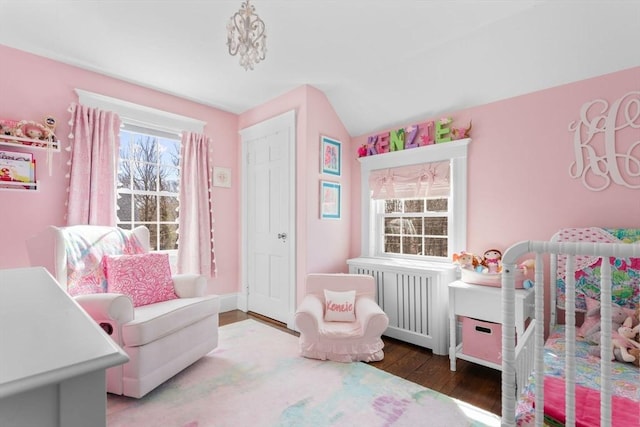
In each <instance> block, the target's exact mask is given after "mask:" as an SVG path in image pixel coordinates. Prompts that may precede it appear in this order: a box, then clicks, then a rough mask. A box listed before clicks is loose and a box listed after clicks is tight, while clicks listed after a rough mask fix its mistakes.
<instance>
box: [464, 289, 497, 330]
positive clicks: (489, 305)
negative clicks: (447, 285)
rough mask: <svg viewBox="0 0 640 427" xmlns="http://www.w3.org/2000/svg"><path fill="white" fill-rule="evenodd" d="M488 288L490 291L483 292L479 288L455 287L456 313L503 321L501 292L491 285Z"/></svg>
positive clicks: (490, 320) (492, 320)
mask: <svg viewBox="0 0 640 427" xmlns="http://www.w3.org/2000/svg"><path fill="white" fill-rule="evenodd" d="M488 290H489V292H483V291H482V290H480V291H478V290H477V289H474V290H469V289H465V288H453V293H454V301H455V307H454V309H455V313H456V315H458V316H466V317H473V318H476V319H482V320H486V321H489V322H494V323H502V299H501V298H500V292H496V288H491V287H488ZM498 290H499V289H498Z"/></svg>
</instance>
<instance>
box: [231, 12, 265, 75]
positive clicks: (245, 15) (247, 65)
mask: <svg viewBox="0 0 640 427" xmlns="http://www.w3.org/2000/svg"><path fill="white" fill-rule="evenodd" d="M255 12H256V8H255V7H254V6H253V5H251V4H249V0H247V1H245V2H242V5H241V6H240V10H238V11H237V12H236V13H234V14H233V16H231V19H230V20H229V24H228V25H227V46H229V53H230V54H231V55H233V56H235V55H236V54H238V53H239V54H240V65H241V66H243V67H244V69H245V70H248V69H251V70H253V66H254V65H255V64H257V63H258V62H260V61H262V60H263V59H264V58H265V54H266V52H267V35H266V34H265V32H264V22H262V19H260V17H259V16H258V15H256V13H255Z"/></svg>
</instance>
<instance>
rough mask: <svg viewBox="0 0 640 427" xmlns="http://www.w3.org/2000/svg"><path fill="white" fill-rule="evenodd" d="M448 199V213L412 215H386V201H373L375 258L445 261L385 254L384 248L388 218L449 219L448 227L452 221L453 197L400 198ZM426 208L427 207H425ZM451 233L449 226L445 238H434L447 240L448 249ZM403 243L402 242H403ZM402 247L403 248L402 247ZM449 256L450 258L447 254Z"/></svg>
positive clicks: (390, 253)
mask: <svg viewBox="0 0 640 427" xmlns="http://www.w3.org/2000/svg"><path fill="white" fill-rule="evenodd" d="M445 198H446V199H447V200H448V201H449V203H447V211H446V213H443V212H429V211H423V212H410V213H404V212H403V213H396V212H394V213H385V201H386V200H384V199H380V200H371V201H370V203H371V204H372V205H373V206H374V207H375V208H374V209H372V215H373V218H374V219H373V221H374V222H372V224H373V227H372V233H373V235H374V237H375V238H374V247H373V254H374V256H380V257H391V258H409V259H415V260H418V261H424V260H428V261H443V257H436V256H431V255H415V254H400V253H393V252H385V250H384V247H385V244H384V242H385V235H386V234H387V233H386V232H385V218H387V217H400V218H447V225H448V224H449V223H450V222H451V221H452V217H453V215H452V214H451V203H450V200H451V197H450V196H449V197H446V196H438V197H414V198H410V199H403V198H398V199H396V200H416V199H419V200H428V199H445ZM425 208H426V206H425ZM449 231H450V228H449V227H448V226H447V235H446V236H445V235H443V236H434V237H437V238H442V239H443V240H445V239H446V240H447V247H448V245H449V234H448V233H449ZM421 236H422V238H423V239H424V237H425V235H424V230H423V234H422V235H421ZM401 241H402V240H401ZM401 247H402V246H401ZM447 256H449V255H448V254H447Z"/></svg>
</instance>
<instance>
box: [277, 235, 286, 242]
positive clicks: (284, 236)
mask: <svg viewBox="0 0 640 427" xmlns="http://www.w3.org/2000/svg"><path fill="white" fill-rule="evenodd" d="M278 239H282V241H283V242H284V241H286V240H287V233H278Z"/></svg>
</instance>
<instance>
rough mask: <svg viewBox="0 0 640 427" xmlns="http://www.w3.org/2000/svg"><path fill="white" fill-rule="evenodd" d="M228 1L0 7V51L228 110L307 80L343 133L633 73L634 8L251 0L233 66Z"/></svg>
mask: <svg viewBox="0 0 640 427" xmlns="http://www.w3.org/2000/svg"><path fill="white" fill-rule="evenodd" d="M240 3H241V0H154V1H152V0H128V1H125V0H84V1H80V0H37V1H36V0H0V15H1V16H3V19H2V21H1V23H0V44H4V45H6V46H10V47H15V48H18V49H22V50H25V51H28V52H32V53H35V54H38V55H42V56H45V57H49V58H53V59H56V60H59V61H62V62H65V63H69V64H72V65H76V66H79V67H81V68H86V69H89V70H93V71H97V72H100V73H103V74H106V75H109V76H113V77H117V78H120V79H122V80H126V81H129V82H133V83H137V84H140V85H142V86H146V87H150V88H154V89H157V90H160V91H162V92H166V93H170V94H173V95H177V96H181V97H183V98H187V99H190V100H194V101H197V102H200V103H202V104H206V105H210V106H213V107H217V108H220V109H222V110H225V111H230V112H233V113H242V112H244V111H246V110H248V109H251V108H253V107H256V106H259V105H261V104H263V103H265V102H267V101H269V100H271V99H273V98H275V97H277V96H279V95H281V94H284V93H286V92H288V91H289V90H291V89H293V88H295V87H298V86H300V85H303V84H309V85H312V86H314V87H316V88H318V89H320V90H322V91H323V92H324V93H325V94H326V95H327V97H328V99H329V101H330V102H331V104H332V105H333V107H334V108H335V110H336V112H337V113H338V115H339V116H340V118H341V119H342V121H343V123H344V125H345V126H346V128H347V130H348V132H349V133H350V134H351V135H352V136H358V135H363V134H365V133H370V132H375V131H378V130H382V129H388V128H391V127H393V126H396V125H403V124H406V123H408V122H411V121H413V120H419V119H426V118H431V117H434V116H437V115H440V114H443V113H446V112H450V111H455V110H459V109H462V108H465V107H471V106H475V105H481V104H485V103H488V102H492V101H496V100H500V99H505V98H509V97H513V96H517V95H521V94H524V93H529V92H532V91H536V90H540V89H544V88H548V87H552V86H557V85H560V84H564V83H569V82H572V81H576V80H581V79H585V78H588V77H594V76H598V75H601V74H606V73H609V72H613V71H617V70H621V69H626V68H630V67H634V66H638V65H640V50H639V48H638V40H640V0H617V1H616V0H601V1H576V0H510V1H507V0H499V1H498V0H493V1H492V0H422V1H417V0H413V1H409V0H368V1H367V0H253V1H252V4H254V5H255V7H256V11H257V13H258V15H259V16H260V17H261V18H262V19H263V20H264V22H265V24H266V33H267V36H268V39H267V49H268V52H267V58H266V60H265V61H263V62H261V63H259V64H258V65H257V66H256V68H255V70H253V71H245V70H244V69H243V68H241V67H240V65H239V64H238V57H231V56H230V55H229V54H228V52H227V47H226V24H227V21H228V20H229V18H230V17H231V15H232V14H233V13H234V12H235V11H236V10H238V9H239V7H240ZM0 61H1V60H0ZM1 77H2V67H1V65H0V78H1Z"/></svg>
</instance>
